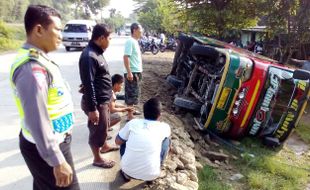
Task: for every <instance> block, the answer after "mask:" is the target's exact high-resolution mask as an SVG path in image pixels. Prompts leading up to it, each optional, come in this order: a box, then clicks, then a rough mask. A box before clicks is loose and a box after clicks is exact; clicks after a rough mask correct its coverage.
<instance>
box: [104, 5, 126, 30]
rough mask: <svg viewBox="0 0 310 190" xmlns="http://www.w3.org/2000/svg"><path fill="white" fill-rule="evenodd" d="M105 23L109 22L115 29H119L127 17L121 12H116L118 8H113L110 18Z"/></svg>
mask: <svg viewBox="0 0 310 190" xmlns="http://www.w3.org/2000/svg"><path fill="white" fill-rule="evenodd" d="M114 10H115V11H114ZM105 23H107V24H108V25H109V26H110V27H111V28H112V29H113V30H119V29H120V28H122V27H123V26H124V24H125V18H124V17H123V16H122V15H121V13H120V12H116V9H113V10H112V11H111V14H110V18H108V19H105Z"/></svg>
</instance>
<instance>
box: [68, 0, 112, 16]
mask: <svg viewBox="0 0 310 190" xmlns="http://www.w3.org/2000/svg"><path fill="white" fill-rule="evenodd" d="M69 2H71V3H73V4H74V6H75V15H74V17H75V18H76V19H77V18H80V17H82V18H84V19H89V18H91V15H96V14H98V12H99V11H100V10H102V8H103V7H105V6H107V5H108V4H109V2H110V0H69Z"/></svg>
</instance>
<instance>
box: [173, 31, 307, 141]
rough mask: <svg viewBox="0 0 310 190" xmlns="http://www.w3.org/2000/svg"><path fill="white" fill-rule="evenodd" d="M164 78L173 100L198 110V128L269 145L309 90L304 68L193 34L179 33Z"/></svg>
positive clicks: (288, 128)
mask: <svg viewBox="0 0 310 190" xmlns="http://www.w3.org/2000/svg"><path fill="white" fill-rule="evenodd" d="M167 80H168V82H170V83H171V84H173V85H174V86H176V87H177V88H178V94H177V96H176V97H175V99H174V104H175V105H176V106H178V107H182V108H186V109H189V110H193V111H194V112H196V113H197V112H198V113H199V119H198V123H199V125H200V128H201V129H202V130H205V129H208V130H211V131H214V132H216V133H218V134H221V135H225V136H229V137H231V138H240V137H243V136H245V135H250V136H258V137H260V138H262V139H263V142H265V143H266V144H268V145H271V146H279V145H281V144H282V143H283V142H284V141H285V140H286V139H287V137H288V136H289V134H290V133H291V132H292V130H293V129H294V128H295V127H296V126H297V125H298V121H299V119H300V117H301V116H302V114H303V112H304V109H305V107H306V104H307V101H308V99H309V95H310V94H309V92H310V89H309V80H310V72H309V71H305V70H294V69H292V68H288V67H285V66H283V65H280V64H278V63H277V62H276V61H274V60H272V59H269V58H266V57H264V56H261V55H257V54H254V53H252V52H249V51H246V50H244V49H240V48H237V47H234V46H231V45H229V44H226V43H224V42H220V41H217V40H214V39H211V38H208V37H205V36H201V35H197V34H195V35H185V34H182V36H180V37H179V42H178V47H177V50H176V54H175V58H174V63H173V69H172V71H171V75H170V76H169V77H168V78H167Z"/></svg>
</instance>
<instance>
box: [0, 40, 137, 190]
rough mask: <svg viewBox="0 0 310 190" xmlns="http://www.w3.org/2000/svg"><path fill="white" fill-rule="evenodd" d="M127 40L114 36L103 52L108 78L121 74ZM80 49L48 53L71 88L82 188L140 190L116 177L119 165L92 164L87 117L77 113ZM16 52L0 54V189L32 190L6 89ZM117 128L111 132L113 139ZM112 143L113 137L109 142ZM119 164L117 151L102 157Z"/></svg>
mask: <svg viewBox="0 0 310 190" xmlns="http://www.w3.org/2000/svg"><path fill="white" fill-rule="evenodd" d="M127 38H128V37H117V36H115V37H113V38H112V41H111V44H110V47H109V48H108V49H107V51H106V52H105V53H104V55H105V58H106V60H107V62H108V64H109V68H110V73H111V75H113V74H115V73H123V62H122V59H123V46H124V43H125V41H126V39H127ZM80 54H81V51H80V50H73V51H70V52H66V51H65V49H64V47H60V48H59V50H57V51H55V52H52V53H50V57H51V58H52V59H53V60H54V61H55V62H56V63H58V64H59V65H60V68H61V72H62V74H63V76H64V78H65V79H66V80H67V81H68V83H69V84H70V86H71V90H72V95H73V101H74V108H75V114H76V123H75V128H74V131H73V141H72V154H73V157H74V163H75V168H76V171H77V175H78V179H79V183H80V186H81V189H85V190H95V189H101V190H106V189H132V188H133V187H134V189H135V188H139V184H140V185H141V182H139V181H135V182H130V183H127V184H123V181H122V179H121V178H120V177H119V172H118V171H119V164H117V165H116V166H115V167H114V168H112V169H101V168H96V167H93V166H92V165H91V163H92V154H91V151H90V148H89V147H88V144H87V139H88V129H87V126H86V120H87V118H86V116H85V115H84V114H83V113H82V112H81V110H80V99H81V94H79V93H78V86H79V84H80V78H79V72H78V60H79V56H80ZM15 55H16V53H6V54H0V100H1V101H0V115H1V116H0V131H1V132H0V190H16V189H18V190H29V189H32V176H31V175H30V173H29V171H28V168H27V166H26V165H25V162H24V160H23V158H22V156H21V154H20V150H19V147H18V138H17V137H18V134H19V131H20V126H19V116H18V113H17V109H16V107H15V103H14V100H13V98H12V93H11V89H10V86H9V70H10V65H11V63H12V62H13V60H14V56H15ZM118 129H119V125H118V126H116V127H114V130H113V131H112V134H113V136H114V137H115V135H116V133H117V131H118ZM109 143H113V144H114V138H113V139H112V140H110V141H109ZM103 157H104V158H108V159H113V160H115V161H117V163H119V155H118V152H111V153H107V154H104V155H103Z"/></svg>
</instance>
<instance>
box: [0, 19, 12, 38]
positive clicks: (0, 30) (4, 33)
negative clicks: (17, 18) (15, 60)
mask: <svg viewBox="0 0 310 190" xmlns="http://www.w3.org/2000/svg"><path fill="white" fill-rule="evenodd" d="M0 37H2V38H10V37H11V36H10V32H9V29H8V27H7V26H6V25H5V24H4V22H3V21H1V20H0Z"/></svg>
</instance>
